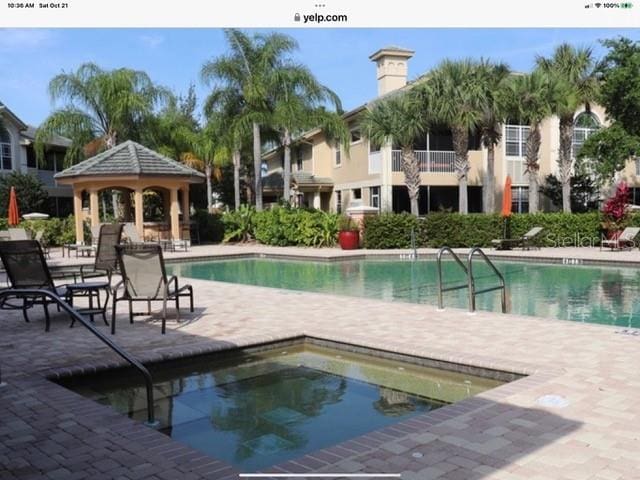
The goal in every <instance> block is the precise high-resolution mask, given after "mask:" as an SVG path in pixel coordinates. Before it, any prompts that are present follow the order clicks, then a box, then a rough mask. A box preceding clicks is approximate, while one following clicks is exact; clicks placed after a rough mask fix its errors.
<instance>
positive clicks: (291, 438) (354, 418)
mask: <svg viewBox="0 0 640 480" xmlns="http://www.w3.org/2000/svg"><path fill="white" fill-rule="evenodd" d="M156 370H157V371H155V372H154V380H155V381H154V387H155V388H154V393H155V402H156V418H157V419H158V420H159V421H160V427H159V429H160V431H161V432H163V433H165V434H166V435H169V436H171V437H172V438H174V439H175V440H177V441H180V442H182V443H185V444H187V445H190V446H191V447H193V448H195V449H198V450H200V451H202V452H204V453H206V454H208V455H210V456H212V457H214V458H217V459H220V460H224V461H226V462H228V463H231V464H233V465H235V466H236V467H237V468H239V469H240V470H242V471H245V472H248V471H256V470H259V469H262V468H265V467H269V466H272V465H276V464H278V463H281V462H284V461H287V460H290V459H293V458H296V457H299V456H302V455H305V454H307V453H310V452H312V451H315V450H318V449H321V448H325V447H329V446H331V445H335V444H336V443H339V442H341V441H345V440H347V439H350V438H353V437H356V436H358V435H361V434H364V433H366V432H370V431H373V430H376V429H379V428H382V427H385V426H387V425H391V424H394V423H397V422H399V421H401V420H406V419H408V418H411V417H413V416H415V415H420V414H425V413H428V412H430V411H432V410H435V409H437V408H439V407H441V406H443V405H446V404H450V403H454V402H457V401H459V400H462V399H464V398H467V397H469V396H472V395H476V394H477V393H480V392H482V391H484V390H487V389H490V388H494V387H496V386H498V385H501V384H502V383H504V382H502V381H499V380H494V379H490V378H484V377H478V376H473V375H468V374H463V373H457V372H454V371H447V370H440V369H434V368H430V367H425V366H421V365H417V364H412V363H406V362H399V361H396V360H386V359H381V358H377V357H373V356H370V355H363V354H361V353H351V352H347V351H344V350H334V349H330V348H326V347H321V346H314V345H309V344H298V345H288V346H286V347H276V348H272V349H270V350H266V351H262V352H258V353H245V354H238V355H234V356H231V357H227V358H224V359H215V360H211V359H209V360H200V361H198V362H195V361H194V360H193V359H192V360H190V361H188V362H187V363H185V362H182V364H181V365H177V366H173V367H172V366H169V367H167V366H163V367H162V368H157V369H156ZM61 383H62V384H63V385H65V386H67V387H68V388H71V389H73V390H75V391H77V392H79V393H81V394H83V395H85V396H87V397H89V398H92V399H94V400H96V401H98V402H101V403H104V404H108V405H111V406H112V407H113V408H114V409H116V410H117V411H119V412H121V413H123V414H126V415H128V416H129V417H132V418H135V419H139V420H141V421H142V420H144V419H145V418H146V407H145V405H146V400H145V399H146V397H145V389H144V387H143V385H142V384H141V382H140V378H139V376H136V375H135V374H131V376H130V377H129V376H126V375H122V373H121V372H120V373H113V372H112V373H103V374H99V375H94V376H92V377H89V378H86V377H80V378H76V379H71V380H66V381H63V382H61Z"/></svg>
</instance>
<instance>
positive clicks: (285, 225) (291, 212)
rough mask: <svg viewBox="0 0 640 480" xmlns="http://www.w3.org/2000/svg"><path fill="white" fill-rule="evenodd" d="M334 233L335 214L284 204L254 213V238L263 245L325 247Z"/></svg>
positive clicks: (336, 232) (333, 238)
mask: <svg viewBox="0 0 640 480" xmlns="http://www.w3.org/2000/svg"><path fill="white" fill-rule="evenodd" d="M337 234H338V215H336V214H332V213H326V212H322V211H319V210H305V209H299V208H291V207H287V206H284V207H274V208H272V209H270V210H266V211H263V212H258V213H256V215H255V238H256V240H258V241H259V242H260V243H263V244H265V245H275V246H287V245H297V246H305V247H326V246H330V245H333V244H335V242H336V236H337Z"/></svg>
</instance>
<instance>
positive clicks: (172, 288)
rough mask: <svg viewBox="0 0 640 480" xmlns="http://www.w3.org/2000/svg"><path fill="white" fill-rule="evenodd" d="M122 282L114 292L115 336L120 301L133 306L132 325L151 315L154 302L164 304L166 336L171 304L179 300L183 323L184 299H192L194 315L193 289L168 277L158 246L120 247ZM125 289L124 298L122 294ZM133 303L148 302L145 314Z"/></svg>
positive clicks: (130, 313)
mask: <svg viewBox="0 0 640 480" xmlns="http://www.w3.org/2000/svg"><path fill="white" fill-rule="evenodd" d="M116 252H117V254H118V264H119V266H120V274H121V275H122V281H120V282H119V283H118V284H117V285H116V286H115V287H114V289H113V311H112V316H111V333H112V334H113V333H115V331H116V305H117V303H118V302H119V301H123V300H124V301H127V302H128V303H129V322H130V323H133V317H134V316H136V315H150V314H151V302H153V301H162V333H163V334H164V333H165V332H166V322H167V302H169V301H175V304H176V316H177V320H178V321H179V320H180V297H189V300H190V310H191V311H192V312H193V288H192V287H191V285H183V286H181V287H180V286H179V285H178V278H177V277H176V276H172V277H170V278H168V277H167V272H166V269H165V266H164V259H163V257H162V248H161V247H160V245H158V244H157V243H156V244H127V245H118V246H116ZM119 290H121V294H120V296H119V295H118V291H119ZM133 302H146V304H147V311H146V312H145V313H140V312H137V313H136V312H134V311H133Z"/></svg>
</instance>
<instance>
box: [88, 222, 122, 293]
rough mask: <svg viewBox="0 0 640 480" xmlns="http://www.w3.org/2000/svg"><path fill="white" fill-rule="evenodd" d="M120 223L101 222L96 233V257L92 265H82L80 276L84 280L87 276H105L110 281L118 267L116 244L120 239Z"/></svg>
mask: <svg viewBox="0 0 640 480" xmlns="http://www.w3.org/2000/svg"><path fill="white" fill-rule="evenodd" d="M123 227H124V225H123V224H122V223H113V224H103V225H101V226H100V230H99V233H98V238H97V240H98V245H97V251H96V259H95V262H94V264H93V265H82V266H81V267H80V277H81V278H82V281H83V282H84V281H85V280H86V279H87V278H96V277H107V279H108V283H111V275H112V274H113V272H114V271H115V270H116V269H117V267H118V255H117V254H116V245H118V244H119V243H120V240H121V239H122V229H123Z"/></svg>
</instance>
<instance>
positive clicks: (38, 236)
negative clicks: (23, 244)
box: [34, 230, 51, 258]
mask: <svg viewBox="0 0 640 480" xmlns="http://www.w3.org/2000/svg"><path fill="white" fill-rule="evenodd" d="M34 240H35V241H36V242H38V243H39V244H40V246H41V247H42V253H44V254H45V256H46V257H47V258H51V254H50V252H49V243H48V242H47V241H46V240H45V239H44V230H38V231H37V232H36V236H35V238H34Z"/></svg>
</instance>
